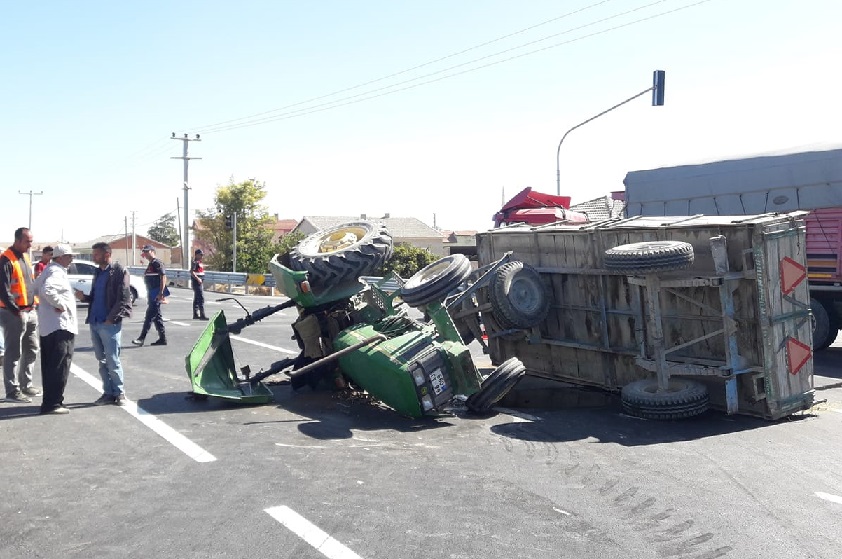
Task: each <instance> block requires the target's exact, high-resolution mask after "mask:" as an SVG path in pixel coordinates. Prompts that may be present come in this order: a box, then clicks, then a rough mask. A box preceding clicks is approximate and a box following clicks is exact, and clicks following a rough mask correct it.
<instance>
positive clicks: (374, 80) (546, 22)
mask: <svg viewBox="0 0 842 559" xmlns="http://www.w3.org/2000/svg"><path fill="white" fill-rule="evenodd" d="M612 1H613V0H601V1H600V2H595V3H593V4H589V5H587V6H585V7H584V8H580V9H578V10H574V11H572V12H568V13H566V14H563V15H561V16H557V17H554V18H551V19H548V20H545V21H542V22H541V23H537V24H535V25H531V26H529V27H525V28H523V29H520V30H518V31H514V32H512V33H508V34H506V35H503V36H501V37H497V38H496V39H491V40H490V41H486V42H484V43H480V44H478V45H474V46H472V47H468V48H466V49H463V50H461V51H458V52H454V53H451V54H448V55H445V56H442V57H440V58H436V59H435V60H430V61H428V62H424V63H422V64H418V65H417V66H413V67H411V68H407V69H405V70H400V71H398V72H395V73H393V74H389V75H386V76H382V77H380V78H376V79H373V80H370V81H367V82H363V83H359V84H357V85H353V86H351V87H346V88H344V89H338V90H336V91H333V92H331V93H326V94H324V95H320V96H318V97H312V98H310V99H306V100H304V101H299V102H297V103H292V104H290V105H286V106H284V107H279V108H277V109H270V110H268V111H263V112H260V113H255V114H253V115H248V116H244V117H239V118H233V119H230V120H224V121H222V122H217V123H214V124H208V125H204V126H193V127H191V128H195V129H198V130H199V131H200V132H203V131H207V130H211V129H213V128H216V127H218V126H223V125H226V124H230V123H234V122H239V121H243V120H251V119H254V118H257V117H261V116H263V115H268V114H272V113H277V112H280V111H283V110H286V109H290V108H292V107H297V106H299V105H306V104H309V103H312V102H313V101H320V100H322V99H326V98H328V97H333V96H334V95H339V94H340V93H347V92H348V91H353V90H355V89H359V88H361V87H365V86H368V85H372V84H375V83H378V82H381V81H384V80H388V79H390V78H394V77H397V76H400V75H403V74H407V73H409V72H413V71H415V70H419V69H421V68H424V67H426V66H431V65H433V64H437V63H439V62H443V61H445V60H447V59H449V58H454V57H456V56H461V55H463V54H465V53H468V52H471V51H473V50H477V49H480V48H482V47H486V46H488V45H491V44H494V43H497V42H500V41H503V40H505V39H509V38H511V37H514V36H515V35H520V34H522V33H526V32H527V31H532V30H533V29H537V28H538V27H541V26H544V25H547V24H549V23H552V22H554V21H558V20H560V19H564V18H567V17H570V16H573V15H576V14H579V13H582V12H584V11H587V10H590V9H592V8H595V7H597V6H601V5H602V4H607V3H608V2H612ZM661 1H666V0H661Z"/></svg>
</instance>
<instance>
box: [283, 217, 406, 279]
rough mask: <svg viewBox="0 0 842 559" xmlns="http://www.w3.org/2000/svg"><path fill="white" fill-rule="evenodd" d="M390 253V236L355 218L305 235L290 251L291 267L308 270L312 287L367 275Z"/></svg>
mask: <svg viewBox="0 0 842 559" xmlns="http://www.w3.org/2000/svg"><path fill="white" fill-rule="evenodd" d="M391 256H392V237H391V236H390V235H389V232H388V231H387V230H386V227H385V226H384V225H381V224H376V223H372V222H370V221H354V222H349V223H344V224H342V225H338V226H336V227H330V228H328V229H323V230H322V231H318V232H316V233H313V234H312V235H309V236H308V237H305V238H304V240H302V241H301V242H300V243H298V246H297V247H295V248H294V249H292V250H291V251H290V253H289V260H290V267H291V268H292V269H293V270H299V271H304V272H307V279H308V281H309V282H310V285H312V286H327V285H336V284H342V283H346V282H348V281H353V280H356V279H357V278H359V277H360V276H365V275H370V274H372V273H373V272H375V271H376V270H377V269H378V268H380V267H381V266H382V265H383V264H384V263H385V262H386V260H388V259H389V257H391Z"/></svg>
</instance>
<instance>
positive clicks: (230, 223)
mask: <svg viewBox="0 0 842 559" xmlns="http://www.w3.org/2000/svg"><path fill="white" fill-rule="evenodd" d="M225 228H226V229H233V228H234V218H233V217H232V216H230V215H226V216H225Z"/></svg>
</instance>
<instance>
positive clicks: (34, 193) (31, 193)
mask: <svg viewBox="0 0 842 559" xmlns="http://www.w3.org/2000/svg"><path fill="white" fill-rule="evenodd" d="M18 194H23V195H25V196H29V225H27V226H26V227H27V229H29V230H30V231H31V230H32V197H33V196H40V195H42V194H44V191H43V190H42V191H41V192H32V190H30V191H29V192H21V191H20V190H18ZM29 261H30V262H32V247H30V248H29Z"/></svg>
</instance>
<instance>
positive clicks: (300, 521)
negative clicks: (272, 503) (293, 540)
mask: <svg viewBox="0 0 842 559" xmlns="http://www.w3.org/2000/svg"><path fill="white" fill-rule="evenodd" d="M264 510H265V512H267V513H269V516H271V517H272V518H274V519H275V520H277V521H278V522H280V523H281V524H283V525H284V526H286V527H287V528H288V529H289V530H290V531H291V532H292V533H293V534H295V535H296V536H298V537H299V538H301V539H302V540H304V541H305V542H307V543H308V544H310V545H311V546H313V548H315V549H316V551H318V552H320V553H321V554H322V555H324V556H325V557H328V558H329V559H362V557H360V556H359V555H357V554H356V553H354V552H353V551H351V550H350V549H348V548H347V547H345V546H344V545H342V544H341V543H339V542H338V541H337V540H335V539H334V538H332V537H331V536H330V535H329V534H328V533H327V532H325V531H324V530H322V529H321V528H319V527H318V526H316V525H315V524H313V523H312V522H310V521H309V520H307V519H306V518H304V517H303V516H301V515H300V514H298V513H297V512H295V511H294V510H292V509H291V508H289V507H286V506H280V507H270V508H268V509H264Z"/></svg>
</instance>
